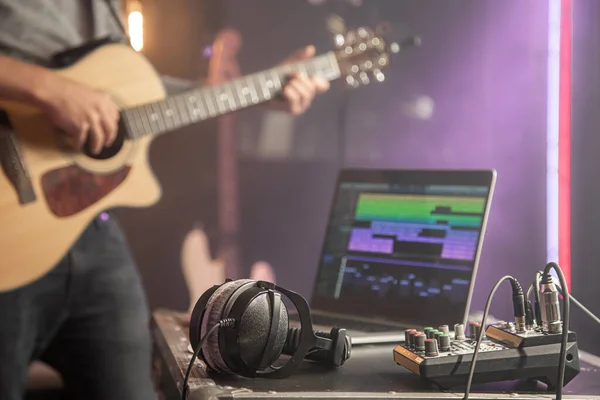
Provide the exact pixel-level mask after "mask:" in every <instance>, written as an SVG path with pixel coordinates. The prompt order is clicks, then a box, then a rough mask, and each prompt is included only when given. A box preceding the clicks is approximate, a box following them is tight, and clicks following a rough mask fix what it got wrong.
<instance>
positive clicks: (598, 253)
mask: <svg viewBox="0 0 600 400" xmlns="http://www.w3.org/2000/svg"><path fill="white" fill-rule="evenodd" d="M573 6H574V10H573V63H572V66H573V92H572V126H571V141H572V142H571V157H572V164H571V216H572V221H571V224H572V226H571V229H572V236H571V238H572V241H571V254H572V283H571V293H572V294H573V295H574V296H575V297H576V298H577V299H578V300H579V301H580V302H582V303H583V304H584V305H585V306H586V307H588V308H589V309H590V310H591V311H592V312H593V313H595V314H596V315H600V296H598V287H597V284H598V282H600V247H599V246H598V242H599V240H600V235H599V234H598V232H599V231H600V212H598V204H600V180H598V171H600V157H599V154H600V113H599V112H598V111H599V110H600V52H599V51H598V49H599V48H600V27H599V25H598V21H599V20H600V3H599V2H597V1H595V0H583V1H575V2H573ZM571 308H572V309H573V311H572V315H573V318H574V325H573V326H574V329H576V330H577V332H578V333H579V340H580V345H581V346H582V347H583V348H584V349H586V350H590V351H593V352H594V353H595V354H600V343H599V342H598V340H596V339H595V338H596V337H597V332H599V329H600V327H598V326H597V325H595V324H593V323H592V322H591V321H590V320H589V319H588V318H587V317H585V316H584V315H583V314H582V313H581V312H580V311H579V310H577V309H575V308H573V306H571Z"/></svg>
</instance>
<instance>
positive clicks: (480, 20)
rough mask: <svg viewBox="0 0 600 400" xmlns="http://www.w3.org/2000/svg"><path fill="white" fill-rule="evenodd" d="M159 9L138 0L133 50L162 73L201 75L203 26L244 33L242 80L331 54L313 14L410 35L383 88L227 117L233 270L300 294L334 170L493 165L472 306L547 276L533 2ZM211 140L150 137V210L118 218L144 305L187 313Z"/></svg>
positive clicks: (295, 1) (543, 33)
mask: <svg viewBox="0 0 600 400" xmlns="http://www.w3.org/2000/svg"><path fill="white" fill-rule="evenodd" d="M168 3H169V6H168V7H165V6H164V4H165V2H162V1H159V0H154V1H145V2H144V4H147V6H146V16H147V32H148V35H149V36H148V37H147V39H146V44H147V49H146V52H147V54H148V55H149V57H150V58H151V59H153V60H154V61H155V62H156V65H157V66H158V68H159V70H161V71H162V72H165V73H171V74H175V75H179V76H184V77H188V78H195V77H196V76H197V75H202V71H205V60H202V59H201V58H200V53H201V49H202V46H203V45H204V44H206V43H207V42H210V40H212V38H210V31H211V29H212V28H211V29H208V30H203V28H201V26H202V24H204V23H206V24H207V25H205V26H209V25H210V26H212V27H214V29H212V30H216V29H218V28H220V27H224V26H230V27H233V28H235V29H238V30H239V31H240V32H241V33H242V35H243V38H244V45H243V47H242V50H241V53H240V55H239V58H240V63H241V67H242V70H243V72H244V73H250V72H253V71H256V70H259V69H263V68H267V67H270V66H272V65H273V64H275V63H277V62H279V61H280V60H282V59H283V58H284V57H285V56H286V55H287V54H289V53H290V52H291V51H293V50H294V49H297V48H300V47H302V46H304V45H306V44H309V43H314V44H315V45H316V46H317V49H318V51H319V52H324V51H327V50H329V49H330V48H331V43H332V40H331V35H330V33H329V32H328V31H327V25H326V18H327V16H328V15H330V14H331V13H334V12H335V13H337V14H340V15H341V16H343V17H344V18H345V19H346V20H347V22H348V24H349V25H353V26H356V25H359V24H366V25H369V26H374V25H376V24H377V23H378V22H380V21H389V22H390V23H391V25H392V27H393V30H392V33H391V35H392V38H393V39H395V40H401V39H402V38H403V37H404V36H405V35H408V34H419V35H421V36H422V38H423V46H422V47H421V48H419V49H414V50H411V51H409V52H406V53H404V54H400V55H398V56H397V57H396V58H395V59H394V60H393V66H392V67H391V68H390V69H389V71H388V72H387V79H386V81H385V82H384V83H383V84H371V85H369V86H367V87H363V88H360V89H358V90H347V89H346V88H345V87H344V85H343V83H342V82H338V83H336V84H334V86H333V87H332V90H331V91H330V92H329V93H327V94H326V95H324V96H320V97H319V98H318V99H317V100H316V101H315V103H314V106H313V107H312V108H311V109H310V111H309V112H308V113H307V114H306V115H304V116H302V117H300V118H295V119H294V118H292V119H290V117H289V116H286V115H281V114H278V113H273V112H269V111H265V110H264V109H255V110H247V111H243V112H240V113H238V122H239V125H238V135H239V136H238V140H239V154H240V160H239V161H240V173H241V176H240V179H241V197H242V223H243V226H242V234H243V255H244V265H245V267H246V268H247V267H248V266H249V265H251V264H252V263H253V262H255V261H257V260H266V261H268V262H269V263H271V264H272V265H273V266H274V268H275V270H276V274H277V281H278V283H280V284H282V285H283V286H286V287H289V288H291V289H294V290H297V291H299V292H300V293H302V294H304V295H306V296H309V295H310V293H311V291H312V282H313V279H314V275H315V272H316V271H315V268H316V263H317V259H318V257H319V251H320V247H321V242H322V240H323V232H324V229H325V222H326V219H327V214H328V211H329V206H330V204H329V202H330V200H331V195H332V192H333V183H334V180H335V177H336V173H337V171H338V169H339V168H340V166H373V167H386V168H390V167H398V168H496V169H497V170H498V186H497V191H496V195H495V198H494V201H493V206H492V213H491V217H490V223H489V228H488V232H487V235H486V239H485V244H484V253H483V257H482V260H481V264H480V273H479V275H478V277H477V286H476V293H475V297H474V309H481V308H482V306H483V303H484V301H485V298H486V296H487V293H488V291H489V290H490V289H491V287H492V286H493V284H494V283H495V281H496V280H497V279H498V278H499V277H500V276H501V275H504V274H506V273H510V274H514V275H515V276H516V277H518V278H519V279H520V280H522V281H529V280H530V279H531V276H532V273H533V271H535V270H536V269H539V268H541V266H543V265H544V263H545V253H546V250H545V247H546V246H545V193H546V192H545V175H546V169H545V168H546V164H545V161H546V160H545V154H546V140H545V132H546V128H545V121H546V114H545V106H546V66H547V19H548V18H547V8H546V5H545V4H544V3H543V2H522V1H519V0H510V1H509V0H505V1H502V2H498V1H496V0H453V1H452V2H442V1H434V0H431V1H423V0H405V1H397V0H372V1H365V2H364V4H363V5H362V6H360V7H354V6H351V5H350V4H349V3H347V2H343V1H329V2H325V3H324V4H323V5H319V6H315V5H311V4H309V3H308V2H306V1H302V0H286V1H285V2H281V1H279V0H255V1H252V2H241V1H221V2H217V1H216V0H215V1H210V2H209V1H198V2H196V1H191V0H190V1H176V2H168ZM215 4H220V5H222V7H223V9H222V10H220V11H219V10H218V7H216V6H215ZM203 5H204V6H206V5H209V6H211V7H216V9H217V11H214V9H213V11H206V10H204V9H203V8H202V7H203ZM219 18H222V19H221V20H219ZM203 68H204V69H203ZM418 99H425V100H427V99H429V100H430V101H431V102H432V103H433V105H434V109H433V113H432V115H431V116H429V117H427V116H425V117H424V116H422V115H421V116H420V114H419V113H418V112H416V111H418V107H417V105H418V101H417V100H418ZM215 135H216V126H215V124H214V121H213V122H209V123H206V124H201V125H199V126H198V127H195V128H190V129H187V130H185V131H182V132H180V133H178V134H175V135H169V136H166V137H163V138H160V139H159V140H157V141H156V143H155V144H154V146H153V148H152V155H151V161H152V165H153V167H154V168H155V170H156V173H157V175H158V177H159V179H160V180H161V182H162V184H163V186H164V189H165V192H164V198H163V200H162V202H161V203H160V204H158V205H157V206H155V207H152V208H150V209H146V210H133V211H132V210H127V211H123V212H121V216H122V221H123V224H124V225H125V227H126V229H127V232H128V234H129V237H130V242H131V244H132V248H133V249H134V252H135V255H136V259H137V260H138V263H139V266H140V269H141V270H142V274H143V276H144V279H145V282H146V286H147V288H148V293H149V297H150V300H151V304H152V306H153V307H157V306H166V307H174V308H179V309H182V308H185V307H187V301H188V300H187V293H186V291H185V285H184V282H183V278H182V275H181V262H180V260H179V254H180V248H181V242H182V240H183V238H184V236H185V234H186V233H187V232H188V231H189V229H191V227H192V226H193V224H194V223H195V222H197V221H201V222H203V223H204V224H208V225H209V226H214V225H215V224H216V213H215V211H216V172H217V171H216V152H215V148H216V147H215V146H216V136H215ZM505 293H508V289H507V290H506V292H505ZM509 310H510V304H509V300H508V298H505V299H498V300H497V301H496V302H495V306H494V309H493V311H494V314H496V315H499V316H502V317H506V316H508V315H507V313H508V312H509ZM446 322H448V321H446ZM448 323H452V322H451V321H450V322H448Z"/></svg>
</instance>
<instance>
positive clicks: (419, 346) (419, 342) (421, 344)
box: [415, 333, 427, 351]
mask: <svg viewBox="0 0 600 400" xmlns="http://www.w3.org/2000/svg"><path fill="white" fill-rule="evenodd" d="M425 339H427V336H425V334H424V333H417V334H416V335H415V350H416V351H425Z"/></svg>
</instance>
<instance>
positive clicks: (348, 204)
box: [309, 169, 496, 345]
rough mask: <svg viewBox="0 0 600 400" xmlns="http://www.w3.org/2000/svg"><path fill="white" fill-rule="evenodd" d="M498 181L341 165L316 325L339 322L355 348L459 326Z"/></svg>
mask: <svg viewBox="0 0 600 400" xmlns="http://www.w3.org/2000/svg"><path fill="white" fill-rule="evenodd" d="M495 182H496V171H494V170H378V169H345V170H342V171H341V172H340V174H339V176H338V180H337V184H336V189H335V194H334V198H333V203H332V207H331V211H330V215H329V222H328V224H327V228H326V233H325V238H324V241H323V248H322V252H321V256H320V260H319V267H318V271H317V275H316V279H315V283H314V288H313V294H312V297H311V299H310V302H309V304H310V307H311V314H312V320H313V324H314V325H315V326H314V327H315V329H317V330H325V331H328V330H330V329H331V327H332V326H337V327H340V328H345V329H347V331H348V334H349V335H350V336H351V337H352V343H353V345H357V344H375V343H392V342H399V341H403V340H404V330H405V329H408V328H418V329H422V328H423V327H426V326H432V327H438V326H440V325H449V326H450V327H453V325H454V324H456V323H463V324H466V323H467V317H468V312H469V306H470V302H471V296H472V292H473V286H474V282H475V276H476V273H477V266H478V262H479V257H480V254H481V248H482V244H483V237H484V234H485V230H486V224H487V218H488V214H489V210H490V204H491V200H492V196H493V192H494V186H495ZM451 329H452V328H451Z"/></svg>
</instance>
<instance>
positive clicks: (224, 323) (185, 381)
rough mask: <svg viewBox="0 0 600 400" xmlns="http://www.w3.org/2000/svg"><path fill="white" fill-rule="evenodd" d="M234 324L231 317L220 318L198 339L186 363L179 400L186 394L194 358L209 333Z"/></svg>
mask: <svg viewBox="0 0 600 400" xmlns="http://www.w3.org/2000/svg"><path fill="white" fill-rule="evenodd" d="M234 326H235V319H233V318H225V319H222V320H220V321H219V322H217V323H216V325H215V326H213V327H212V328H210V329H209V331H208V332H207V333H206V335H204V336H203V337H202V339H200V343H198V346H197V347H196V349H195V350H194V355H193V356H192V358H191V359H190V363H189V364H188V368H187V371H186V373H185V378H183V385H182V388H181V400H185V398H186V396H187V389H188V381H189V380H190V375H192V369H193V368H194V362H195V361H196V358H198V355H199V354H200V350H201V349H202V346H204V343H205V342H206V340H207V339H208V338H209V337H210V335H212V334H213V333H214V332H215V331H216V330H217V329H219V328H220V327H224V328H233V327H234Z"/></svg>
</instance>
